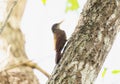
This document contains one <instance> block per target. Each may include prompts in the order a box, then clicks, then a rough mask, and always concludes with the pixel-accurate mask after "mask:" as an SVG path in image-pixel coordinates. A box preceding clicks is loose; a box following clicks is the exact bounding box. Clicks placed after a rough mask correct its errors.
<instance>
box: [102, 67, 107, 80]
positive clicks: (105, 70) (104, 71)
mask: <svg viewBox="0 0 120 84" xmlns="http://www.w3.org/2000/svg"><path fill="white" fill-rule="evenodd" d="M106 72H107V68H104V70H103V72H102V78H104V77H105V74H106Z"/></svg>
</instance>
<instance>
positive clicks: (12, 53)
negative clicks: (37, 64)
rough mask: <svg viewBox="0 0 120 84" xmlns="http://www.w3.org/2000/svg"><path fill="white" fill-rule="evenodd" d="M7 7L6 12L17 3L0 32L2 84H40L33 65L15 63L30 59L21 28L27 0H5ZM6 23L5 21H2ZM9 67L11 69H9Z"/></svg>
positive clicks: (0, 80)
mask: <svg viewBox="0 0 120 84" xmlns="http://www.w3.org/2000/svg"><path fill="white" fill-rule="evenodd" d="M4 1H5V3H6V5H7V7H6V12H5V14H6V15H7V14H8V12H9V11H10V10H11V7H12V6H13V5H14V4H16V5H15V7H14V9H13V11H12V13H11V15H10V18H9V20H8V22H7V23H6V25H5V27H4V29H2V32H1V33H0V54H1V55H3V58H4V59H3V60H2V61H1V60H0V61H1V63H0V84H39V83H38V79H37V78H36V76H35V75H34V73H33V70H32V68H31V67H27V66H24V65H20V66H18V67H14V68H10V67H13V66H14V65H17V64H20V63H23V62H26V61H28V58H27V56H26V53H25V48H24V46H25V41H24V36H23V34H22V32H21V30H20V22H21V18H22V15H23V12H24V9H25V4H26V0H4ZM2 23H4V22H2ZM8 68H9V69H8Z"/></svg>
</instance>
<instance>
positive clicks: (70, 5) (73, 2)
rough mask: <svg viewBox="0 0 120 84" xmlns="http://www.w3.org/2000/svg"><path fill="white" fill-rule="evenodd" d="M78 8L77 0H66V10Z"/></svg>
mask: <svg viewBox="0 0 120 84" xmlns="http://www.w3.org/2000/svg"><path fill="white" fill-rule="evenodd" d="M78 8H79V3H78V0H67V6H66V12H68V11H71V10H72V11H73V10H77V9H78Z"/></svg>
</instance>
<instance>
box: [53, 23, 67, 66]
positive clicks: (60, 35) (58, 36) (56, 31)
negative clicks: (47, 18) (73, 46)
mask: <svg viewBox="0 0 120 84" xmlns="http://www.w3.org/2000/svg"><path fill="white" fill-rule="evenodd" d="M62 22H63V21H61V22H59V23H55V24H54V25H53V26H52V33H53V36H54V49H55V51H56V57H55V63H56V64H58V63H59V61H60V59H61V57H62V52H61V51H62V49H63V47H64V45H65V43H66V41H67V40H66V33H65V31H64V30H62V29H60V24H61V23H62Z"/></svg>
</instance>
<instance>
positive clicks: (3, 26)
mask: <svg viewBox="0 0 120 84" xmlns="http://www.w3.org/2000/svg"><path fill="white" fill-rule="evenodd" d="M17 2H18V0H15V1H14V2H13V5H12V6H11V8H10V11H9V12H8V14H7V16H6V18H5V21H4V22H3V24H2V26H1V28H0V34H1V33H2V31H3V30H4V28H5V26H6V24H7V21H8V19H9V18H10V15H11V13H12V11H13V9H14V7H15V6H16V4H17Z"/></svg>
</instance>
